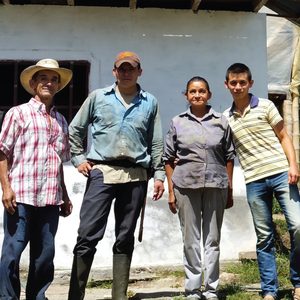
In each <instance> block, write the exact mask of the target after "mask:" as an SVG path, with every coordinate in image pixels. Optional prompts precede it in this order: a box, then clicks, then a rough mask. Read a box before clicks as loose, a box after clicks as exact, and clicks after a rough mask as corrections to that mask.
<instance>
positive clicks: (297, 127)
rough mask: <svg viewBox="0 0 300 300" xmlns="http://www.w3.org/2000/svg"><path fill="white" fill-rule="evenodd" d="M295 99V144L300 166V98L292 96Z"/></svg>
mask: <svg viewBox="0 0 300 300" xmlns="http://www.w3.org/2000/svg"><path fill="white" fill-rule="evenodd" d="M292 99H293V138H292V140H293V144H294V148H295V151H296V160H297V163H298V165H299V96H298V95H296V94H292Z"/></svg>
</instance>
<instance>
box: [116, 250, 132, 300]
mask: <svg viewBox="0 0 300 300" xmlns="http://www.w3.org/2000/svg"><path fill="white" fill-rule="evenodd" d="M130 264H131V257H129V256H128V255H126V254H114V256H113V287H112V300H127V299H128V298H127V287H128V281H129V271H130Z"/></svg>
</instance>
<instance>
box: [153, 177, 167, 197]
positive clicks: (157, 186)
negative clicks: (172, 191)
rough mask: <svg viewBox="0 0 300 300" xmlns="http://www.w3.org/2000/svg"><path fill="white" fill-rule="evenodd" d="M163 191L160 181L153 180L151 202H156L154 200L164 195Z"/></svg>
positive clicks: (162, 184)
mask: <svg viewBox="0 0 300 300" xmlns="http://www.w3.org/2000/svg"><path fill="white" fill-rule="evenodd" d="M164 190H165V188H164V183H163V182H162V181H160V180H155V181H154V189H153V198H152V200H153V201H156V200H158V199H160V198H161V196H162V195H163V193H164Z"/></svg>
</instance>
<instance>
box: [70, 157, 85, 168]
mask: <svg viewBox="0 0 300 300" xmlns="http://www.w3.org/2000/svg"><path fill="white" fill-rule="evenodd" d="M86 161H87V160H86V157H85V156H84V155H83V154H80V155H77V156H73V157H72V159H71V162H72V164H73V166H74V167H75V168H78V167H79V166H80V165H81V164H82V163H84V162H86Z"/></svg>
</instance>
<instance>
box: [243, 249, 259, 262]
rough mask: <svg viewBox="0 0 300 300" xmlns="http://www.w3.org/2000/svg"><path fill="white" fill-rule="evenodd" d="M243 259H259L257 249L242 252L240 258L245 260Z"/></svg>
mask: <svg viewBox="0 0 300 300" xmlns="http://www.w3.org/2000/svg"><path fill="white" fill-rule="evenodd" d="M243 259H251V260H256V259H257V255H256V251H248V252H240V253H239V260H243Z"/></svg>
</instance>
